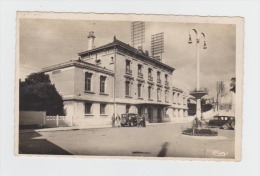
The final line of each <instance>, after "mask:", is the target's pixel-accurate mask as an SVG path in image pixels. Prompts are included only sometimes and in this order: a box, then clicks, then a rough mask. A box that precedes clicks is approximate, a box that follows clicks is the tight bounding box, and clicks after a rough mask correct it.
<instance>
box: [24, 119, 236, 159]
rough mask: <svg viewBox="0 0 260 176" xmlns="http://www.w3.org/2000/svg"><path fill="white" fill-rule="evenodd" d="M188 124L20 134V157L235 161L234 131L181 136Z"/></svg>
mask: <svg viewBox="0 0 260 176" xmlns="http://www.w3.org/2000/svg"><path fill="white" fill-rule="evenodd" d="M187 126H189V125H188V124H158V125H151V126H147V127H146V128H138V127H121V128H100V129H83V130H82V129H81V130H71V131H51V132H31V133H21V134H20V136H19V137H20V138H19V153H20V154H51V155H95V156H145V157H189V158H191V157H195V158H222V159H223V158H234V148H235V144H234V142H235V141H234V138H235V131H234V130H221V129H220V130H219V137H191V136H184V135H182V134H181V131H182V129H184V128H185V127H187Z"/></svg>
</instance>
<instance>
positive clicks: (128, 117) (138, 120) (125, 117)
mask: <svg viewBox="0 0 260 176" xmlns="http://www.w3.org/2000/svg"><path fill="white" fill-rule="evenodd" d="M121 126H123V127H124V126H129V127H131V126H138V127H139V126H141V127H145V119H144V118H143V117H140V116H139V115H138V114H134V113H126V114H121Z"/></svg>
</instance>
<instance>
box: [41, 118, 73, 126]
mask: <svg viewBox="0 0 260 176" xmlns="http://www.w3.org/2000/svg"><path fill="white" fill-rule="evenodd" d="M44 126H45V127H66V126H73V119H72V117H69V116H58V115H57V116H45V119H44Z"/></svg>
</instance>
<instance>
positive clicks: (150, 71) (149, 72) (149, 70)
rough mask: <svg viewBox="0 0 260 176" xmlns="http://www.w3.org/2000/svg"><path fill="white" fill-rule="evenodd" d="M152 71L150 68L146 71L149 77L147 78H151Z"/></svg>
mask: <svg viewBox="0 0 260 176" xmlns="http://www.w3.org/2000/svg"><path fill="white" fill-rule="evenodd" d="M152 70H153V69H151V68H149V69H148V77H149V78H150V77H152Z"/></svg>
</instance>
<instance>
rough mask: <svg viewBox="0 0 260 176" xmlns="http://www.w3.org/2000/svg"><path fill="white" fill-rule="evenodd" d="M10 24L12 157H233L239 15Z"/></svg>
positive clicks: (26, 18) (66, 16)
mask: <svg viewBox="0 0 260 176" xmlns="http://www.w3.org/2000/svg"><path fill="white" fill-rule="evenodd" d="M16 20H17V21H16V83H15V84H16V90H15V99H16V108H15V154H16V155H18V156H20V155H28V156H60V157H62V156H77V157H104V158H106V157H109V158H130V159H135V158H138V159H171V160H175V159H178V160H182V159H183V160H214V161H215V160H216V161H240V160H241V148H242V144H241V140H242V119H243V117H242V115H243V113H242V112H243V111H242V97H243V86H242V85H243V50H244V48H243V42H244V41H243V36H244V31H243V30H244V19H243V18H242V17H209V16H208V17H201V16H174V15H143V14H142V15H141V14H105V13H104V14H94V13H75V14H74V13H50V12H49V13H47V12H17V19H16Z"/></svg>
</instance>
